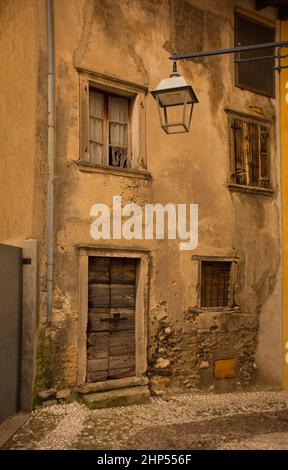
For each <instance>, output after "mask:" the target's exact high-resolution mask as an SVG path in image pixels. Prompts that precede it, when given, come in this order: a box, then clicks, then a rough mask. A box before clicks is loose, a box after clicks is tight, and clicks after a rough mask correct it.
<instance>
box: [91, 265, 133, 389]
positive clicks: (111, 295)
mask: <svg viewBox="0 0 288 470" xmlns="http://www.w3.org/2000/svg"><path fill="white" fill-rule="evenodd" d="M136 266H137V260H135V259H131V258H130V259H129V258H108V257H107V258H104V257H102V258H100V257H89V285H88V326H87V382H94V381H102V380H107V379H118V378H122V377H130V376H133V375H135V287H136V286H135V284H136Z"/></svg>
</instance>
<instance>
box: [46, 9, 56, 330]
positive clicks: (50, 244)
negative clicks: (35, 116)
mask: <svg viewBox="0 0 288 470" xmlns="http://www.w3.org/2000/svg"><path fill="white" fill-rule="evenodd" d="M46 21H47V50H48V145H47V147H48V148H47V153H48V156H47V166H48V180H47V212H46V243H47V245H46V246H47V266H46V270H47V271H46V283H47V285H46V288H47V311H46V315H47V316H46V319H47V321H48V322H50V321H51V320H52V303H53V263H54V259H53V258H54V257H53V254H54V161H55V142H56V141H55V131H56V129H55V124H56V119H55V59H54V37H53V32H54V31H53V0H46Z"/></svg>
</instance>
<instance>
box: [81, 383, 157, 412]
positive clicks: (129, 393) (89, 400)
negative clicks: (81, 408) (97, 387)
mask: <svg viewBox="0 0 288 470" xmlns="http://www.w3.org/2000/svg"><path fill="white" fill-rule="evenodd" d="M81 401H82V402H83V403H84V404H85V405H86V406H88V408H90V410H95V409H100V408H114V407H118V406H131V405H144V404H146V403H150V392H149V389H148V387H147V385H144V386H143V385H142V386H136V387H129V388H120V389H117V390H110V391H106V392H100V393H99V391H98V392H96V393H88V394H85V395H82V400H81Z"/></svg>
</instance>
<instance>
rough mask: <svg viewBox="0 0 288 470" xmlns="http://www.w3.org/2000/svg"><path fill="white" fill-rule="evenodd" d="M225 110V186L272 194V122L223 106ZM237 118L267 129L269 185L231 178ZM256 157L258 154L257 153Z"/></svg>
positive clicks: (237, 189)
mask: <svg viewBox="0 0 288 470" xmlns="http://www.w3.org/2000/svg"><path fill="white" fill-rule="evenodd" d="M225 112H226V113H227V115H228V130H229V165H228V172H227V187H228V188H229V189H230V190H235V191H243V192H248V193H249V192H250V193H254V194H262V195H267V196H272V195H273V194H274V192H275V191H274V188H273V178H272V162H271V155H272V152H271V130H272V122H271V120H269V119H266V118H265V117H261V116H254V115H251V114H247V113H244V112H240V111H236V110H233V109H229V108H225ZM235 119H239V120H242V121H246V122H248V123H252V124H257V125H258V126H261V127H266V128H267V129H268V130H269V135H268V138H267V177H268V179H269V187H263V186H254V185H245V184H240V183H236V182H235V181H234V180H233V174H234V169H235V139H234V130H233V125H234V120H235ZM258 158H260V155H259V154H258Z"/></svg>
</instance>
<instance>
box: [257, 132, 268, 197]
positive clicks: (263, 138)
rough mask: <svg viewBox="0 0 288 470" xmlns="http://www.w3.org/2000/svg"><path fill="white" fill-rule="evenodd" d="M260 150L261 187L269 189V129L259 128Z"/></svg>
mask: <svg viewBox="0 0 288 470" xmlns="http://www.w3.org/2000/svg"><path fill="white" fill-rule="evenodd" d="M259 127H260V129H259V150H260V158H259V160H260V185H261V186H262V187H263V188H269V186H270V181H269V166H268V142H269V128H268V127H267V126H259Z"/></svg>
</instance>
